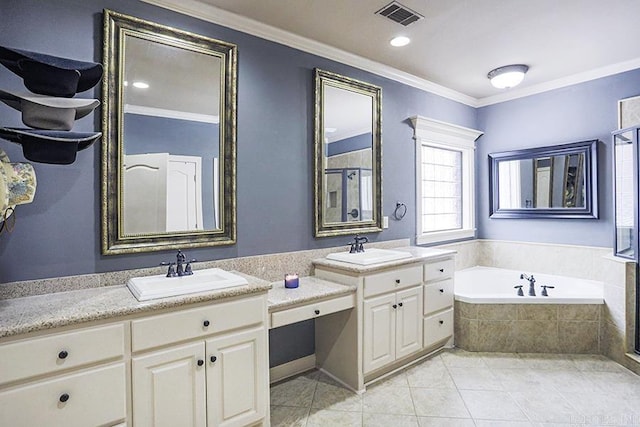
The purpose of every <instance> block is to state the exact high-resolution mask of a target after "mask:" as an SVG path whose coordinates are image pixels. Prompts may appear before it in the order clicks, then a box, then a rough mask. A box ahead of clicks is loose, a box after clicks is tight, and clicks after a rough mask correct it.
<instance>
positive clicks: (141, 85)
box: [133, 82, 149, 89]
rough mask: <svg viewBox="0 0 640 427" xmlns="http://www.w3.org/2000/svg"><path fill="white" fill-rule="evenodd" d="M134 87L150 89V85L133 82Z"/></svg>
mask: <svg viewBox="0 0 640 427" xmlns="http://www.w3.org/2000/svg"><path fill="white" fill-rule="evenodd" d="M133 87H137V88H138V89H149V83H145V82H133Z"/></svg>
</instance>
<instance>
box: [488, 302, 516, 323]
mask: <svg viewBox="0 0 640 427" xmlns="http://www.w3.org/2000/svg"><path fill="white" fill-rule="evenodd" d="M516 306H517V304H478V319H480V320H516V318H517V310H516Z"/></svg>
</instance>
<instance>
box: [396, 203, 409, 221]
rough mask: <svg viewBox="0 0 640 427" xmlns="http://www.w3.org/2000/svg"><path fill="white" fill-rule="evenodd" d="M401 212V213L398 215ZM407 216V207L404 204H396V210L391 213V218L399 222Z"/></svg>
mask: <svg viewBox="0 0 640 427" xmlns="http://www.w3.org/2000/svg"><path fill="white" fill-rule="evenodd" d="M398 212H402V213H398ZM406 214H407V205H405V204H404V203H400V202H396V209H395V210H394V211H393V217H394V218H395V219H397V220H398V221H400V220H401V219H402V218H404V216H405V215H406Z"/></svg>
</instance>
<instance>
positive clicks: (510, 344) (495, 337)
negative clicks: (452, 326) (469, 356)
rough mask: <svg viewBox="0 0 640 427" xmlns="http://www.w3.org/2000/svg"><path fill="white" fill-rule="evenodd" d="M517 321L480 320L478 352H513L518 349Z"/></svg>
mask: <svg viewBox="0 0 640 427" xmlns="http://www.w3.org/2000/svg"><path fill="white" fill-rule="evenodd" d="M516 325H517V321H515V320H506V321H504V320H479V321H478V337H477V343H476V349H477V350H478V351H499V352H512V351H515V350H516V349H517V338H518V337H517V335H516V334H517V330H516Z"/></svg>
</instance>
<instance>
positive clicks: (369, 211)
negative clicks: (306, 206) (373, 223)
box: [324, 168, 373, 222]
mask: <svg viewBox="0 0 640 427" xmlns="http://www.w3.org/2000/svg"><path fill="white" fill-rule="evenodd" d="M372 179H373V178H372V172H371V169H363V168H333V169H325V184H326V186H325V188H326V189H327V196H328V197H326V204H325V206H324V217H325V218H326V221H327V222H349V221H363V220H364V221H366V220H371V219H372V218H373V193H372V188H373V187H372V185H373V182H372Z"/></svg>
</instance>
